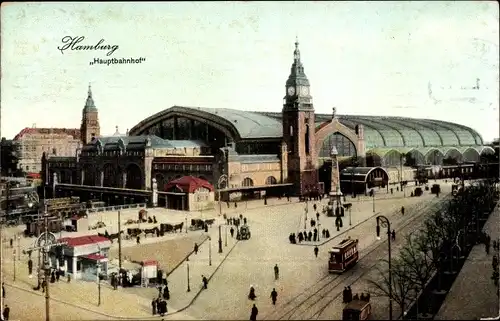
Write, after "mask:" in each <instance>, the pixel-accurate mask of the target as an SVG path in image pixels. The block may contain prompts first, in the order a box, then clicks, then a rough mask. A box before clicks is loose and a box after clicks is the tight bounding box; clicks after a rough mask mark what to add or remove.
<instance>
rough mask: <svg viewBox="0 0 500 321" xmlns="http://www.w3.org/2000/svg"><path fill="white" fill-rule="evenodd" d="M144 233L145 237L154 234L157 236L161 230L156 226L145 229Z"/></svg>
mask: <svg viewBox="0 0 500 321" xmlns="http://www.w3.org/2000/svg"><path fill="white" fill-rule="evenodd" d="M143 232H144V237H147V236H148V234H153V236H155V235H156V234H158V232H159V229H158V227H157V226H155V227H153V228H145V229H144V230H143Z"/></svg>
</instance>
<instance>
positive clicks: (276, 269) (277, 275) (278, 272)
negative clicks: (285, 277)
mask: <svg viewBox="0 0 500 321" xmlns="http://www.w3.org/2000/svg"><path fill="white" fill-rule="evenodd" d="M279 278H280V269H279V268H278V264H276V265H275V266H274V279H275V280H277V279H279Z"/></svg>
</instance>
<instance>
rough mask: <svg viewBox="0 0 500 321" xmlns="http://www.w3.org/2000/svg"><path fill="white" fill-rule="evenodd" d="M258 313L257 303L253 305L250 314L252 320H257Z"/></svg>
mask: <svg viewBox="0 0 500 321" xmlns="http://www.w3.org/2000/svg"><path fill="white" fill-rule="evenodd" d="M257 314H259V309H257V307H256V306H255V304H254V305H253V307H252V313H251V314H250V320H251V321H255V320H257Z"/></svg>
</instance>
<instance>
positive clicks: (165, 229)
mask: <svg viewBox="0 0 500 321" xmlns="http://www.w3.org/2000/svg"><path fill="white" fill-rule="evenodd" d="M160 231H161V232H163V233H168V232H173V231H174V226H173V225H172V224H165V223H161V224H160Z"/></svg>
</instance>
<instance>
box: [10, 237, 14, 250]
mask: <svg viewBox="0 0 500 321" xmlns="http://www.w3.org/2000/svg"><path fill="white" fill-rule="evenodd" d="M9 243H10V248H12V247H13V246H14V244H13V243H14V240H13V239H12V238H11V239H10V240H9Z"/></svg>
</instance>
